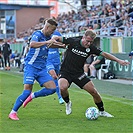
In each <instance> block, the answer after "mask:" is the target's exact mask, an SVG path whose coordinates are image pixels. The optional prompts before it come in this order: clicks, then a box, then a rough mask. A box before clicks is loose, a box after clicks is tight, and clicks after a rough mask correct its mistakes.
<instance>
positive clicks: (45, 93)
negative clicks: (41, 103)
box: [34, 88, 56, 98]
mask: <svg viewBox="0 0 133 133" xmlns="http://www.w3.org/2000/svg"><path fill="white" fill-rule="evenodd" d="M55 92H56V89H47V88H43V89H41V90H39V91H37V92H34V96H35V98H37V97H44V96H48V95H52V94H53V93H55Z"/></svg>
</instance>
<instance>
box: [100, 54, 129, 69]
mask: <svg viewBox="0 0 133 133" xmlns="http://www.w3.org/2000/svg"><path fill="white" fill-rule="evenodd" d="M101 55H102V56H104V57H105V58H107V59H109V60H113V61H116V62H118V63H119V64H121V65H123V66H124V65H129V64H130V62H128V61H125V60H121V59H119V58H117V57H115V56H114V55H112V54H109V53H107V52H102V53H101Z"/></svg>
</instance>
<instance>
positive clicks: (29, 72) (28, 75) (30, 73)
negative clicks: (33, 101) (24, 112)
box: [9, 67, 34, 120]
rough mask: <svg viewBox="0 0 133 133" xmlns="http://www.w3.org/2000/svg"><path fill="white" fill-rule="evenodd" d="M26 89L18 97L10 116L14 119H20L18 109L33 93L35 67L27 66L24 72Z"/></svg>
mask: <svg viewBox="0 0 133 133" xmlns="http://www.w3.org/2000/svg"><path fill="white" fill-rule="evenodd" d="M23 83H24V90H23V92H22V94H21V95H20V96H18V98H17V99H16V102H15V104H14V106H13V108H12V110H11V112H10V114H9V118H10V119H12V120H19V118H18V117H17V111H18V109H19V108H20V107H21V105H22V104H23V102H24V101H25V100H26V99H27V97H28V96H29V95H30V94H31V91H32V86H33V84H34V68H32V67H27V69H26V70H25V72H24V81H23Z"/></svg>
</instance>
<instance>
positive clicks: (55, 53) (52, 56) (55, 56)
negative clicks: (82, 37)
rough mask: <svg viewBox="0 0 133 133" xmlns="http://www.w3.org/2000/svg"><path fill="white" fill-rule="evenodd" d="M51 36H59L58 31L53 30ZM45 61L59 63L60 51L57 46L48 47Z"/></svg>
mask: <svg viewBox="0 0 133 133" xmlns="http://www.w3.org/2000/svg"><path fill="white" fill-rule="evenodd" d="M52 36H61V34H60V32H58V31H54V33H53V34H52ZM47 62H51V63H52V64H53V65H54V64H55V65H60V53H59V49H58V48H49V51H48V58H47Z"/></svg>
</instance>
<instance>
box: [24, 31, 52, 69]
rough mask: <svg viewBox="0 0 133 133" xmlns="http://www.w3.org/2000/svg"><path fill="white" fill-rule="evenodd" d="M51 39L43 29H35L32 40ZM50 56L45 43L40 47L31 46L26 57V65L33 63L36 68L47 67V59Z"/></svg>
mask: <svg viewBox="0 0 133 133" xmlns="http://www.w3.org/2000/svg"><path fill="white" fill-rule="evenodd" d="M49 39H51V36H50V37H46V36H45V35H44V34H43V33H42V31H41V30H38V31H35V32H34V33H33V34H32V37H31V41H36V42H42V41H47V40H49ZM47 56H48V48H47V46H46V45H43V46H41V47H39V48H30V49H29V52H28V54H27V56H26V58H25V65H32V66H33V67H35V68H38V69H43V68H45V67H46V59H47Z"/></svg>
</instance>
